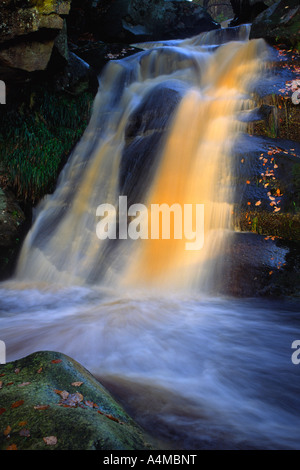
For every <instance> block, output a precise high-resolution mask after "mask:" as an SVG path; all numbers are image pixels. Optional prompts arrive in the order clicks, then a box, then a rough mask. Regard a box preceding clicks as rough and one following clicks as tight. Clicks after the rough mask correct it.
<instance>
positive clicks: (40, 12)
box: [0, 0, 71, 77]
mask: <svg viewBox="0 0 300 470" xmlns="http://www.w3.org/2000/svg"><path fill="white" fill-rule="evenodd" d="M70 5H71V0H62V1H59V0H21V1H19V2H18V3H17V4H16V2H14V1H13V0H5V1H4V2H2V6H1V13H0V67H1V75H2V76H4V77H5V76H8V77H11V76H12V73H11V72H12V71H15V70H16V71H18V72H19V71H23V72H34V71H41V70H45V69H46V68H47V65H48V63H49V61H50V58H51V54H52V50H53V47H54V46H55V40H56V38H57V37H58V35H59V33H60V32H61V31H62V30H63V27H64V18H65V17H66V15H68V13H69V10H70Z"/></svg>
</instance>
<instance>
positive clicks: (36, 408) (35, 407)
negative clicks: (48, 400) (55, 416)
mask: <svg viewBox="0 0 300 470" xmlns="http://www.w3.org/2000/svg"><path fill="white" fill-rule="evenodd" d="M33 408H34V409H35V410H46V409H47V408H50V405H36V406H34V407H33Z"/></svg>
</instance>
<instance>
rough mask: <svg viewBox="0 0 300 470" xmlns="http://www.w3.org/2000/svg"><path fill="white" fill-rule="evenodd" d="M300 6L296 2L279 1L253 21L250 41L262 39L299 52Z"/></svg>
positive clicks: (293, 0) (296, 0)
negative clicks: (292, 47)
mask: <svg viewBox="0 0 300 470" xmlns="http://www.w3.org/2000/svg"><path fill="white" fill-rule="evenodd" d="M299 33H300V5H299V1H298V0H281V1H279V2H277V3H275V4H274V5H271V6H270V7H269V8H268V9H267V10H265V11H264V12H263V13H261V14H260V15H259V16H257V18H256V19H255V20H254V22H253V24H252V27H251V32H250V39H255V38H264V39H266V40H267V41H268V42H270V43H271V44H285V45H287V46H294V47H296V48H297V49H298V50H300V39H299V38H300V36H299Z"/></svg>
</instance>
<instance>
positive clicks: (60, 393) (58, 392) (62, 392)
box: [54, 390, 70, 400]
mask: <svg viewBox="0 0 300 470" xmlns="http://www.w3.org/2000/svg"><path fill="white" fill-rule="evenodd" d="M54 391H55V393H57V395H60V396H61V397H62V399H63V400H66V399H67V398H68V396H69V395H70V394H69V392H67V391H66V390H54Z"/></svg>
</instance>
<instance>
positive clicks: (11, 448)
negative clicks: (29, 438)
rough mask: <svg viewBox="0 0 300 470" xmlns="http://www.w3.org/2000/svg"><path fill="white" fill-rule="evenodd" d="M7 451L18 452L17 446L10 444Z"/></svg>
mask: <svg viewBox="0 0 300 470" xmlns="http://www.w3.org/2000/svg"><path fill="white" fill-rule="evenodd" d="M6 450H18V448H17V446H16V444H10V445H9V446H8V447H6Z"/></svg>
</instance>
